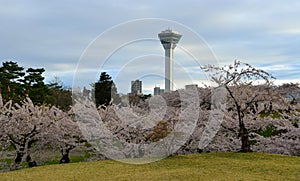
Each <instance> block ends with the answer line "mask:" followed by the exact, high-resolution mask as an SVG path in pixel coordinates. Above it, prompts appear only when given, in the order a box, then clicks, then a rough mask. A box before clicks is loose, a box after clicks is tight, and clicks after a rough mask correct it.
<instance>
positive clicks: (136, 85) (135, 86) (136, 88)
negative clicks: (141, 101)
mask: <svg viewBox="0 0 300 181" xmlns="http://www.w3.org/2000/svg"><path fill="white" fill-rule="evenodd" d="M131 94H142V81H140V80H133V81H131Z"/></svg>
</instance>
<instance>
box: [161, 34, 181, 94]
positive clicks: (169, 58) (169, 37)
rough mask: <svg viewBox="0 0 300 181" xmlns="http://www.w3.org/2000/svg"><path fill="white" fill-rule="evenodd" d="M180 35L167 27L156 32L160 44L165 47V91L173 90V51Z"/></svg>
mask: <svg viewBox="0 0 300 181" xmlns="http://www.w3.org/2000/svg"><path fill="white" fill-rule="evenodd" d="M181 36H182V35H180V34H179V33H178V32H176V31H173V30H170V29H167V30H165V31H162V32H161V33H159V34H158V37H159V39H160V42H161V44H162V45H163V47H164V49H165V92H170V91H173V90H174V86H173V85H174V82H173V64H174V62H173V51H174V49H175V47H176V45H177V43H178V42H179V40H180V38H181Z"/></svg>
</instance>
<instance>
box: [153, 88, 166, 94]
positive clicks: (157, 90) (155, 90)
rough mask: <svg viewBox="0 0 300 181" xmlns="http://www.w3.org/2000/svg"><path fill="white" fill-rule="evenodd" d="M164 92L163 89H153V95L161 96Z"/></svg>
mask: <svg viewBox="0 0 300 181" xmlns="http://www.w3.org/2000/svg"><path fill="white" fill-rule="evenodd" d="M164 92H165V90H164V89H161V88H160V87H154V95H155V96H156V95H161V94H163V93H164Z"/></svg>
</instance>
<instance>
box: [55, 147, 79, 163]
mask: <svg viewBox="0 0 300 181" xmlns="http://www.w3.org/2000/svg"><path fill="white" fill-rule="evenodd" d="M73 148H75V146H73V145H69V146H67V149H66V151H65V152H64V149H62V150H61V154H62V158H61V159H60V161H59V164H62V163H70V157H69V152H70V151H71V150H72V149H73Z"/></svg>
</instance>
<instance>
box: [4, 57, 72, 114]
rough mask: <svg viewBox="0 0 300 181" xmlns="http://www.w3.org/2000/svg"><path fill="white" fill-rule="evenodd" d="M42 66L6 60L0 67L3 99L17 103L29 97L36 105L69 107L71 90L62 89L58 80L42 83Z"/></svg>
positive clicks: (43, 70)
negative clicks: (33, 66)
mask: <svg viewBox="0 0 300 181" xmlns="http://www.w3.org/2000/svg"><path fill="white" fill-rule="evenodd" d="M44 72H45V69H44V68H28V69H27V70H25V69H24V67H21V66H19V65H18V63H17V62H13V61H6V62H3V63H2V66H1V67H0V93H1V95H2V98H3V101H4V102H7V101H9V100H12V101H13V102H14V103H18V102H20V101H22V100H24V99H25V97H27V96H28V97H30V99H31V100H32V101H33V103H34V104H36V105H41V104H49V105H55V106H57V107H60V108H62V109H64V110H66V109H69V107H70V105H71V104H72V98H71V91H69V90H65V89H63V87H62V85H60V84H59V83H58V82H52V83H50V84H49V85H47V84H45V83H44V79H45V77H44V76H43V73H44Z"/></svg>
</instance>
